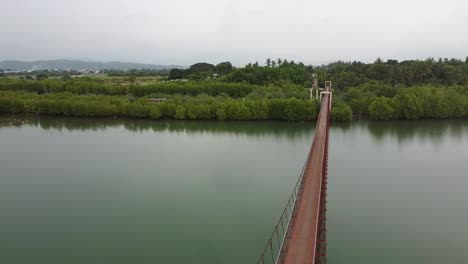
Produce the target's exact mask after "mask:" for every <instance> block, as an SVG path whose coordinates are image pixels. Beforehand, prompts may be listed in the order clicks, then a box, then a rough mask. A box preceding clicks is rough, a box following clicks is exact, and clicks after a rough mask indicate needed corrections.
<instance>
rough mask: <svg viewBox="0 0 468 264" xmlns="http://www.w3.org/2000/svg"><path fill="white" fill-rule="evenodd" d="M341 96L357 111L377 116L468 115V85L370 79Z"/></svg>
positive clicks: (410, 117) (388, 118) (373, 117)
mask: <svg viewBox="0 0 468 264" xmlns="http://www.w3.org/2000/svg"><path fill="white" fill-rule="evenodd" d="M342 97H343V100H344V101H345V103H346V104H348V105H349V106H350V107H351V109H352V111H353V113H354V114H357V115H362V116H367V117H370V118H371V119H375V120H390V119H422V118H433V119H444V118H468V87H467V86H447V87H445V86H434V85H424V86H417V87H410V88H395V87H392V86H391V85H389V84H382V83H368V84H363V85H359V86H357V87H353V88H349V89H347V91H346V92H345V93H344V94H342Z"/></svg>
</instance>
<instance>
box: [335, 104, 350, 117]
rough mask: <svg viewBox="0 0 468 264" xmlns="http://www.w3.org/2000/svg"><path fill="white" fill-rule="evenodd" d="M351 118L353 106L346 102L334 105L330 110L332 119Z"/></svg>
mask: <svg viewBox="0 0 468 264" xmlns="http://www.w3.org/2000/svg"><path fill="white" fill-rule="evenodd" d="M351 118H352V111H351V108H350V107H349V106H347V105H345V104H338V105H336V106H333V107H332V109H331V111H330V120H332V121H350V120H351Z"/></svg>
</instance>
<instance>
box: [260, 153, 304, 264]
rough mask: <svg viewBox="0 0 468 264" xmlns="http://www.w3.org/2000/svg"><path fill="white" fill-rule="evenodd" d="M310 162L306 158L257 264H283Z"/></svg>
mask: <svg viewBox="0 0 468 264" xmlns="http://www.w3.org/2000/svg"><path fill="white" fill-rule="evenodd" d="M309 155H310V153H309ZM308 160H309V157H307V158H306V160H305V162H304V165H303V166H302V170H301V173H300V175H299V178H298V179H297V182H296V185H295V186H294V189H293V191H292V193H291V196H290V197H289V199H288V202H287V203H286V206H285V207H284V210H283V213H282V214H281V216H280V218H279V220H278V222H277V223H276V225H275V228H274V230H273V233H272V234H271V236H270V238H269V239H268V242H267V244H266V246H265V248H264V249H263V252H262V254H261V255H260V258H259V260H258V262H257V264H270V263H271V264H276V263H283V253H284V252H285V251H286V250H287V247H288V239H289V234H290V232H289V229H290V228H291V225H292V224H293V223H294V217H295V214H296V207H297V200H298V198H299V196H300V195H301V192H302V186H303V184H302V179H303V177H304V171H305V168H306V165H307V161H308Z"/></svg>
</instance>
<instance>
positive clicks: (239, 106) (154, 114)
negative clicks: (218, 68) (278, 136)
mask: <svg viewBox="0 0 468 264" xmlns="http://www.w3.org/2000/svg"><path fill="white" fill-rule="evenodd" d="M0 113H37V114H44V115H63V116H77V117H112V116H121V117H132V118H151V119H161V118H164V119H181V120H182V119H197V120H209V119H218V120H289V121H306V120H313V119H316V118H317V115H318V101H316V100H303V99H296V98H288V99H279V98H275V99H260V100H256V99H246V98H244V99H233V98H229V97H223V96H218V97H213V96H208V95H200V96H175V97H174V98H172V99H170V100H167V101H164V102H161V103H150V102H148V100H147V98H146V97H142V98H139V99H135V100H129V99H128V98H126V97H122V96H108V95H90V94H87V95H76V94H72V93H67V92H65V93H53V94H52V93H50V94H34V93H27V92H15V91H0Z"/></svg>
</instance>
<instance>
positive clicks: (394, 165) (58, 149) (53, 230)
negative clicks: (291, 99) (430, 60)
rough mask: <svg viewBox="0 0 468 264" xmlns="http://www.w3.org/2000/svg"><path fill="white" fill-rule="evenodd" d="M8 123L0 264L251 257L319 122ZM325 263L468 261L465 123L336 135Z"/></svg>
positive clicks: (2, 147)
mask: <svg viewBox="0 0 468 264" xmlns="http://www.w3.org/2000/svg"><path fill="white" fill-rule="evenodd" d="M25 119H27V120H28V121H29V124H26V125H23V126H20V127H0V212H1V213H0V217H1V218H0V263H11V264H16V263H21V264H22V263H48V264H59V263H60V264H61V263H80V264H81V263H83V264H85V263H86V264H88V263H103V264H107V263H109V264H110V263H112V264H119V263H125V264H127V263H139V264H146V263H255V262H256V260H257V257H258V255H259V253H260V251H261V249H262V248H263V246H264V244H265V242H266V239H267V237H268V235H269V233H270V232H271V231H272V228H273V225H274V223H275V221H276V219H277V218H278V217H279V214H280V213H281V210H282V208H283V206H284V204H285V202H286V200H287V198H288V197H289V195H290V192H291V190H292V188H293V185H294V184H295V181H296V179H297V177H298V173H299V172H300V169H301V166H302V164H303V162H304V159H305V157H306V154H307V152H308V149H309V147H310V144H311V141H312V136H313V130H314V124H313V123H304V124H296V123H281V122H263V123H249V122H233V123H229V122H228V123H226V122H225V123H216V122H151V121H129V120H115V119H110V120H109V119H101V120H99V119H98V120H86V119H66V118H43V117H41V118H40V119H39V118H36V117H25ZM330 140H331V141H330V160H329V196H328V199H329V203H328V223H327V224H328V260H329V263H369V264H370V263H467V262H468V243H467V242H466V241H467V240H468V228H467V227H466V223H468V205H467V201H468V192H467V186H468V122H466V121H418V122H385V123H382V122H365V121H354V122H353V123H350V124H340V125H334V126H332V128H331V131H330Z"/></svg>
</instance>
